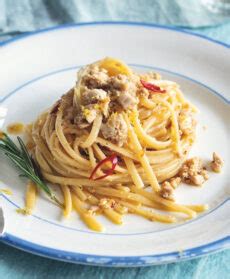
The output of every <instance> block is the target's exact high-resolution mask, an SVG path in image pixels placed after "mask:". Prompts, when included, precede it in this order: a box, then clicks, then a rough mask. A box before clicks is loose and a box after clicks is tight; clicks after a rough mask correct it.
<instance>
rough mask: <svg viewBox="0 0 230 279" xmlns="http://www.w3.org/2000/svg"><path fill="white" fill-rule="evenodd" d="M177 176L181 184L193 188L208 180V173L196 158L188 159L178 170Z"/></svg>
mask: <svg viewBox="0 0 230 279" xmlns="http://www.w3.org/2000/svg"><path fill="white" fill-rule="evenodd" d="M179 175H180V177H181V179H182V181H183V182H185V183H187V184H191V185H195V186H200V185H202V184H203V183H204V182H205V181H206V180H207V179H208V172H207V171H206V169H205V167H204V166H203V162H202V160H201V159H200V158H198V157H194V158H191V159H188V160H187V161H186V162H185V163H184V164H183V166H182V168H181V169H180V172H179Z"/></svg>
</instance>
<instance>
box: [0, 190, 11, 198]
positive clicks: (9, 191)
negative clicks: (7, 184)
mask: <svg viewBox="0 0 230 279" xmlns="http://www.w3.org/2000/svg"><path fill="white" fill-rule="evenodd" d="M0 193H3V194H6V195H9V196H11V195H13V193H12V191H11V190H10V189H0Z"/></svg>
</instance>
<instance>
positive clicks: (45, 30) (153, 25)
mask: <svg viewBox="0 0 230 279" xmlns="http://www.w3.org/2000/svg"><path fill="white" fill-rule="evenodd" d="M90 25H129V26H143V27H149V28H159V29H166V30H171V31H175V32H179V33H184V34H187V35H189V36H195V37H199V38H202V39H204V40H207V41H209V42H212V43H214V44H218V45H221V46H223V47H226V48H230V44H228V43H224V42H222V41H220V40H216V39H213V38H211V37H209V36H206V35H203V34H199V33H196V32H191V31H190V30H188V29H183V28H179V27H176V26H170V25H164V24H157V23H150V22H138V21H137V22H136V21H87V22H79V23H67V24H61V25H56V26H52V27H48V28H42V29H39V30H35V31H31V32H26V34H21V35H18V36H15V37H14V38H11V39H8V40H4V41H2V42H0V47H4V46H6V45H8V44H11V43H14V42H16V41H19V40H22V39H27V38H28V37H31V36H34V35H38V34H40V33H48V32H51V31H56V30H58V29H67V28H72V27H75V28H76V27H82V26H90Z"/></svg>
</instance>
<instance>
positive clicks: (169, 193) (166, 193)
mask: <svg viewBox="0 0 230 279" xmlns="http://www.w3.org/2000/svg"><path fill="white" fill-rule="evenodd" d="M160 196H161V197H162V198H164V199H167V200H171V201H174V188H173V187H172V185H171V184H170V182H169V181H164V182H163V183H162V184H161V190H160Z"/></svg>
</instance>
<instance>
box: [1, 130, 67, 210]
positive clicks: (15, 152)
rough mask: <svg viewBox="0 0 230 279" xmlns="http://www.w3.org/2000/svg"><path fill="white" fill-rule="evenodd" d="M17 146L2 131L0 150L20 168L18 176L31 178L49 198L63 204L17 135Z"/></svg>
mask: <svg viewBox="0 0 230 279" xmlns="http://www.w3.org/2000/svg"><path fill="white" fill-rule="evenodd" d="M17 140H18V143H19V147H17V145H16V144H15V143H14V142H13V141H12V140H11V139H10V137H9V136H8V135H7V134H5V133H3V137H1V138H0V150H2V151H3V152H4V153H5V155H6V156H7V157H8V158H9V159H10V160H11V161H12V162H13V163H14V164H15V165H16V166H17V167H18V168H19V169H20V170H21V174H20V175H19V176H20V177H27V178H28V179H30V180H32V181H33V182H34V183H35V184H36V185H37V187H39V188H40V189H41V190H43V191H44V192H45V193H46V194H47V195H48V196H49V197H50V199H51V200H53V201H54V202H55V203H56V204H58V206H60V207H63V204H62V203H61V202H60V201H59V200H58V199H57V197H56V196H55V195H54V193H53V192H52V191H51V190H50V188H49V187H48V186H47V184H46V183H45V181H44V179H43V177H42V174H41V172H40V168H39V166H38V165H37V163H36V162H35V161H34V159H33V158H32V157H31V156H30V154H29V153H28V150H27V148H26V146H25V144H24V142H23V141H22V139H21V138H20V137H17Z"/></svg>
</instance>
